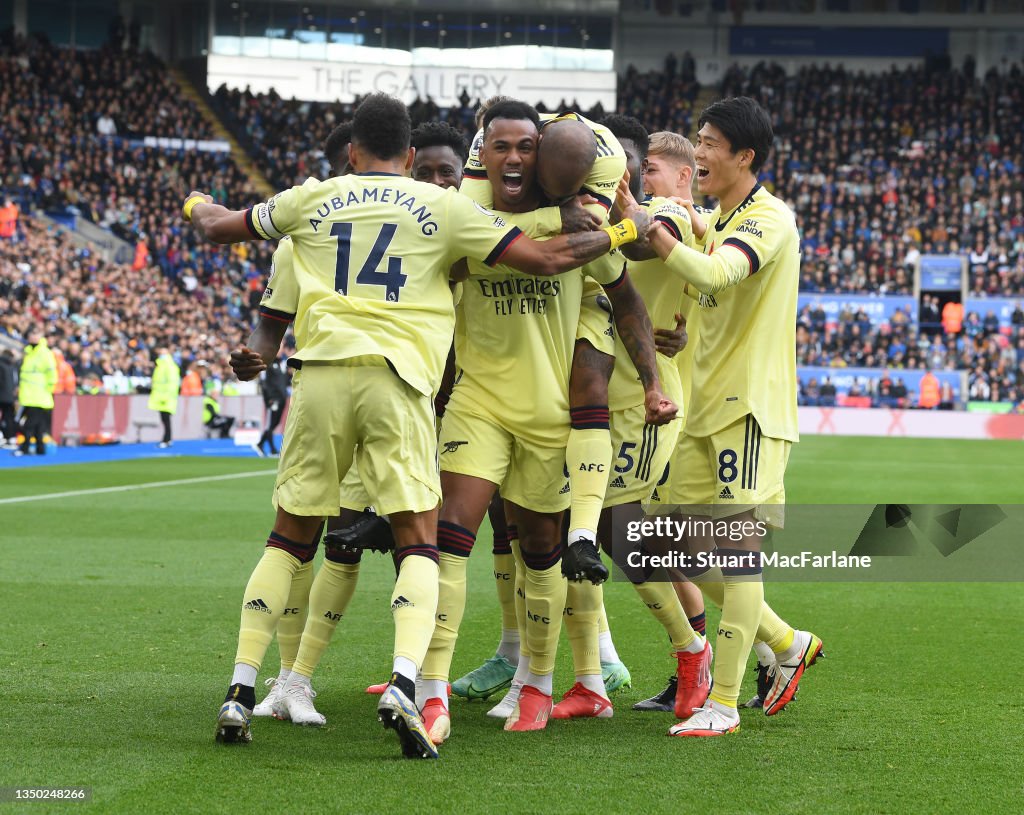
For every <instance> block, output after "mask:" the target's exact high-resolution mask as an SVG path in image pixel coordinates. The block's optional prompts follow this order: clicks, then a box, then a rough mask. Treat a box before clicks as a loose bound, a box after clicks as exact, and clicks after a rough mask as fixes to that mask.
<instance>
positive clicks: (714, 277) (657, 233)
mask: <svg viewBox="0 0 1024 815" xmlns="http://www.w3.org/2000/svg"><path fill="white" fill-rule="evenodd" d="M647 237H648V240H649V241H650V243H651V246H652V247H653V249H654V251H655V252H657V254H658V257H660V258H661V259H662V260H663V261H665V265H666V266H667V267H668V268H669V270H670V271H672V272H673V273H675V274H677V275H679V276H680V277H681V278H682V279H683V280H684V281H685V282H686V283H689V284H690V285H691V286H693V287H695V288H696V289H697V290H698V291H702V292H704V293H705V294H715V293H717V292H720V291H722V290H723V289H727V288H729V287H730V286H735V285H736V284H737V283H742V282H743V281H744V280H746V279H747V278H748V277H749V276H750V275H751V274H753V273H754V272H756V271H757V268H758V264H759V261H758V259H757V256H756V255H755V254H754V253H753V252H752V251H748V250H747V249H743V248H740V247H738V246H731V245H729V244H728V243H725V244H722V246H721V247H719V248H718V249H717V250H716V251H715V253H714V254H713V255H705V254H704V253H703V252H698V251H696V250H695V249H691V248H690V247H688V246H684V245H683V244H681V243H680V242H679V241H677V240H676V239H675V236H673V235H672V234H670V233H669V231H668V230H667V229H665V228H664V227H663V226H662V225H661V224H660V223H658V222H655V223H654V225H653V226H652V227H651V230H650V232H648V234H647Z"/></svg>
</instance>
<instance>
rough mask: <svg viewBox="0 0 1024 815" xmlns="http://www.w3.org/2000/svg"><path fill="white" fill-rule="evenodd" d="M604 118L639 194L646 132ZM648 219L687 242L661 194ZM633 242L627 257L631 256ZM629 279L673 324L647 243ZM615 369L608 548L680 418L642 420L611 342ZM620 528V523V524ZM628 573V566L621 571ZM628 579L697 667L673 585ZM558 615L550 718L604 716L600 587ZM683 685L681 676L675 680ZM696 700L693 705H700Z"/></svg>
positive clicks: (666, 371)
mask: <svg viewBox="0 0 1024 815" xmlns="http://www.w3.org/2000/svg"><path fill="white" fill-rule="evenodd" d="M604 124H605V125H606V126H607V127H608V128H609V129H610V130H611V132H612V133H613V134H614V135H615V137H616V138H617V139H618V141H619V143H620V144H621V145H622V148H623V150H624V151H625V153H626V156H627V162H628V163H627V169H628V171H629V174H630V190H631V192H632V194H633V195H634V196H639V195H641V194H642V182H643V178H642V167H643V164H644V162H645V159H646V157H647V152H648V141H649V140H648V135H647V131H646V130H645V129H644V128H643V126H642V125H641V124H640V123H639V122H638V121H637V120H636V119H633V118H632V117H626V116H609V117H607V118H606V119H605V120H604ZM645 206H646V207H647V208H648V210H649V211H650V212H651V215H652V218H653V219H654V220H656V221H658V222H660V223H662V224H664V225H665V227H666V228H668V229H670V230H671V231H672V233H673V234H674V235H676V236H677V237H678V238H679V239H680V240H682V241H684V242H687V243H692V242H693V241H692V235H691V226H690V219H689V215H688V214H687V212H686V211H685V210H684V209H683V208H681V207H680V206H678V205H676V204H675V203H673V202H671V201H668V200H666V199H659V198H656V199H652V200H650V201H648V202H646V203H645ZM634 248H637V247H631V250H630V252H628V253H627V252H624V254H627V257H628V256H629V255H633V254H635V253H634V252H633V251H632V250H633V249H634ZM627 268H628V270H629V274H630V278H631V279H633V280H634V282H635V285H636V287H637V290H638V291H639V292H640V293H641V296H642V297H643V299H644V302H645V304H646V306H647V309H648V311H649V313H650V314H651V319H652V321H653V322H654V323H656V324H657V323H662V324H664V323H671V322H672V321H673V320H674V319H675V318H676V313H677V310H678V308H679V298H680V294H681V292H682V286H681V285H680V283H679V281H678V280H677V279H676V278H674V276H672V275H671V274H668V273H667V270H666V269H665V267H664V264H663V263H662V261H661V260H660V259H659V258H657V256H655V255H654V253H653V251H651V250H650V249H648V250H647V251H646V253H644V254H638V255H636V257H635V259H632V258H631V260H630V263H629V264H628V267H627ZM614 362H615V368H614V373H613V374H612V378H611V383H610V386H609V389H608V404H609V407H610V408H611V436H612V443H613V450H615V451H617V455H616V457H615V461H614V465H615V466H614V467H613V468H611V470H610V471H609V472H608V473H607V475H606V477H605V479H606V480H605V486H606V492H607V494H606V495H605V497H604V509H603V511H602V515H601V529H600V538H601V541H602V543H603V544H604V546H605V547H606V549H608V550H609V551H612V543H613V541H612V527H613V515H614V516H615V522H616V526H618V525H619V524H621V523H623V522H624V518H625V516H626V515H628V516H629V518H630V519H636V520H639V519H640V518H641V517H642V515H643V511H642V508H641V502H644V501H647V500H648V499H649V498H650V497H651V495H652V493H653V491H654V489H655V486H656V485H657V483H658V480H659V478H661V476H662V473H663V472H665V469H666V466H667V464H668V460H669V457H670V455H671V453H672V451H673V449H674V447H675V443H676V437H677V435H678V432H679V422H673V423H671V424H670V425H668V426H666V427H662V428H659V427H657V426H654V425H649V424H646V423H645V421H644V410H643V392H642V390H641V388H640V387H639V384H638V383H637V381H636V376H635V373H633V372H632V371H631V366H630V365H629V364H628V358H627V357H626V356H625V354H624V352H623V349H622V348H621V347H617V348H616V355H615V360H614ZM658 368H659V373H660V374H661V380H662V382H663V383H664V387H665V390H666V394H667V395H668V396H669V397H670V398H673V399H675V400H677V401H678V402H679V403H682V401H683V393H682V389H681V387H680V382H679V373H678V370H677V368H676V363H675V362H674V361H673V360H671V359H670V358H669V356H667V355H662V354H659V355H658ZM620 528H621V527H620ZM629 573H630V572H629V571H628V570H627V574H629ZM634 585H635V587H636V589H637V591H638V593H639V594H640V596H641V598H642V599H643V600H644V603H645V604H646V605H647V607H648V608H649V609H650V610H651V612H652V613H653V614H654V616H655V617H656V618H657V619H658V621H659V622H660V623H662V625H663V626H664V627H665V629H666V632H667V634H668V636H669V639H670V641H671V643H672V646H673V650H674V651H675V653H676V655H677V659H678V667H677V672H678V674H679V675H680V676H681V677H684V678H685V677H687V676H688V673H689V672H691V669H692V670H696V668H695V667H692V666H691V663H694V664H699V662H700V661H701V660H702V659H703V660H704V661H705V662H710V651H709V648H708V646H707V645H706V643H705V642H704V639H703V637H700V636H694V634H693V633H692V631H691V629H690V627H689V626H688V625H687V624H686V620H685V618H684V615H683V610H682V608H681V606H680V604H679V601H678V600H677V598H676V596H675V594H674V592H673V590H672V587H671V586H670V585H668V584H665V583H657V582H644V581H643V580H642V579H641V578H639V577H636V578H634ZM566 604H567V607H566V612H565V615H564V619H565V625H566V631H567V633H568V634H569V639H570V642H571V643H572V646H573V662H574V665H575V669H576V683H575V684H574V685H573V687H572V688H571V689H570V690H569V692H568V693H566V694H565V696H564V697H563V700H562V701H561V702H559V704H558V705H556V706H555V708H554V710H553V711H552V716H554V717H555V718H574V717H598V718H606V717H610V716H611V715H612V713H613V710H612V705H611V702H610V701H609V699H608V697H607V694H606V693H605V688H604V686H603V685H602V683H601V677H600V673H601V672H600V666H599V664H598V659H597V655H598V624H597V616H598V613H599V609H600V608H601V606H602V597H601V588H600V586H594V585H589V584H586V583H575V582H570V584H569V587H568V593H567V600H566ZM681 684H682V685H685V684H686V682H685V681H684V682H683V683H681ZM703 701H704V700H703V699H700V700H699V701H698V702H697V704H698V705H699V704H701V703H703ZM678 702H679V706H680V710H685V711H686V715H689V714H690V713H691V712H692V707H693V704H692V700H690V699H689V698H688V697H687V695H686V694H685V693H684V694H681V695H680V698H679V700H678Z"/></svg>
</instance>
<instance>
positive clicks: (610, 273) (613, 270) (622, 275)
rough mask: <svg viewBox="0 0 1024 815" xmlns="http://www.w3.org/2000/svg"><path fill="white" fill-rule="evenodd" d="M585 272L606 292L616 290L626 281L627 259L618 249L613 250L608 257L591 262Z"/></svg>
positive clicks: (603, 256) (584, 268)
mask: <svg viewBox="0 0 1024 815" xmlns="http://www.w3.org/2000/svg"><path fill="white" fill-rule="evenodd" d="M583 271H584V272H585V273H586V274H587V275H588V276H589V277H591V278H593V279H594V280H596V281H597V282H598V283H600V284H601V286H602V288H604V289H605V290H607V289H614V288H616V287H618V286H620V285H621V284H622V281H623V280H625V279H626V258H625V256H624V255H623V254H622V253H621V252H620V251H619V250H618V249H613V250H612V251H611V252H609V253H608V254H607V255H601V257H599V258H598V259H597V260H592V261H590V263H588V264H587V265H586V266H584V267H583Z"/></svg>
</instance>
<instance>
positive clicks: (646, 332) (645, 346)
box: [605, 273, 679, 424]
mask: <svg viewBox="0 0 1024 815" xmlns="http://www.w3.org/2000/svg"><path fill="white" fill-rule="evenodd" d="M605 294H607V295H608V299H609V300H610V301H611V304H612V317H613V319H614V320H615V330H616V331H617V332H618V333H619V339H620V340H622V344H623V346H625V348H626V352H627V353H628V354H629V358H630V359H631V360H632V361H633V365H635V366H636V371H637V373H638V374H639V375H640V382H641V384H642V385H643V386H644V407H645V408H646V410H647V416H646V421H647V423H648V424H666V423H668V422H670V421H672V420H673V419H674V418H675V417H676V413H677V412H678V411H679V408H678V407H677V406H676V405H675V403H673V402H672V400H670V399H666V398H665V395H664V394H663V393H662V390H661V380H660V379H659V377H658V362H657V357H656V356H655V353H654V328H653V326H652V325H651V318H650V315H649V314H648V313H647V306H645V305H644V301H643V299H642V298H641V297H640V293H639V292H637V290H636V287H635V286H634V285H633V281H632V280H630V279H629V275H628V274H626V273H623V275H622V280H621V281H620V282H619V283H618V284H617V285H615V286H608V287H606V288H605Z"/></svg>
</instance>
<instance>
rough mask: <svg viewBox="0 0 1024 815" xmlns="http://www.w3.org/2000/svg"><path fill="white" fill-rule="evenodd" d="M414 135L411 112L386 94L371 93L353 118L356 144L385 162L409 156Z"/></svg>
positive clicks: (353, 136)
mask: <svg viewBox="0 0 1024 815" xmlns="http://www.w3.org/2000/svg"><path fill="white" fill-rule="evenodd" d="M411 134H412V122H410V121H409V111H408V109H407V108H406V107H405V105H404V104H402V102H401V101H399V100H398V99H395V97H393V96H388V95H387V94H386V93H371V94H370V95H369V96H367V97H366V98H365V99H364V100H363V101H362V102H361V103H360V105H359V107H357V108H356V112H355V114H354V115H353V116H352V141H353V143H355V144H358V145H359V146H360V147H361V148H363V149H364V150H366V151H367V152H369V153H371V154H372V155H374V156H376V157H377V158H379V159H381V160H382V161H388V160H391V159H396V158H400V157H402V156H403V155H404V154H405V153H407V152H408V150H409V139H410V136H411Z"/></svg>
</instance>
